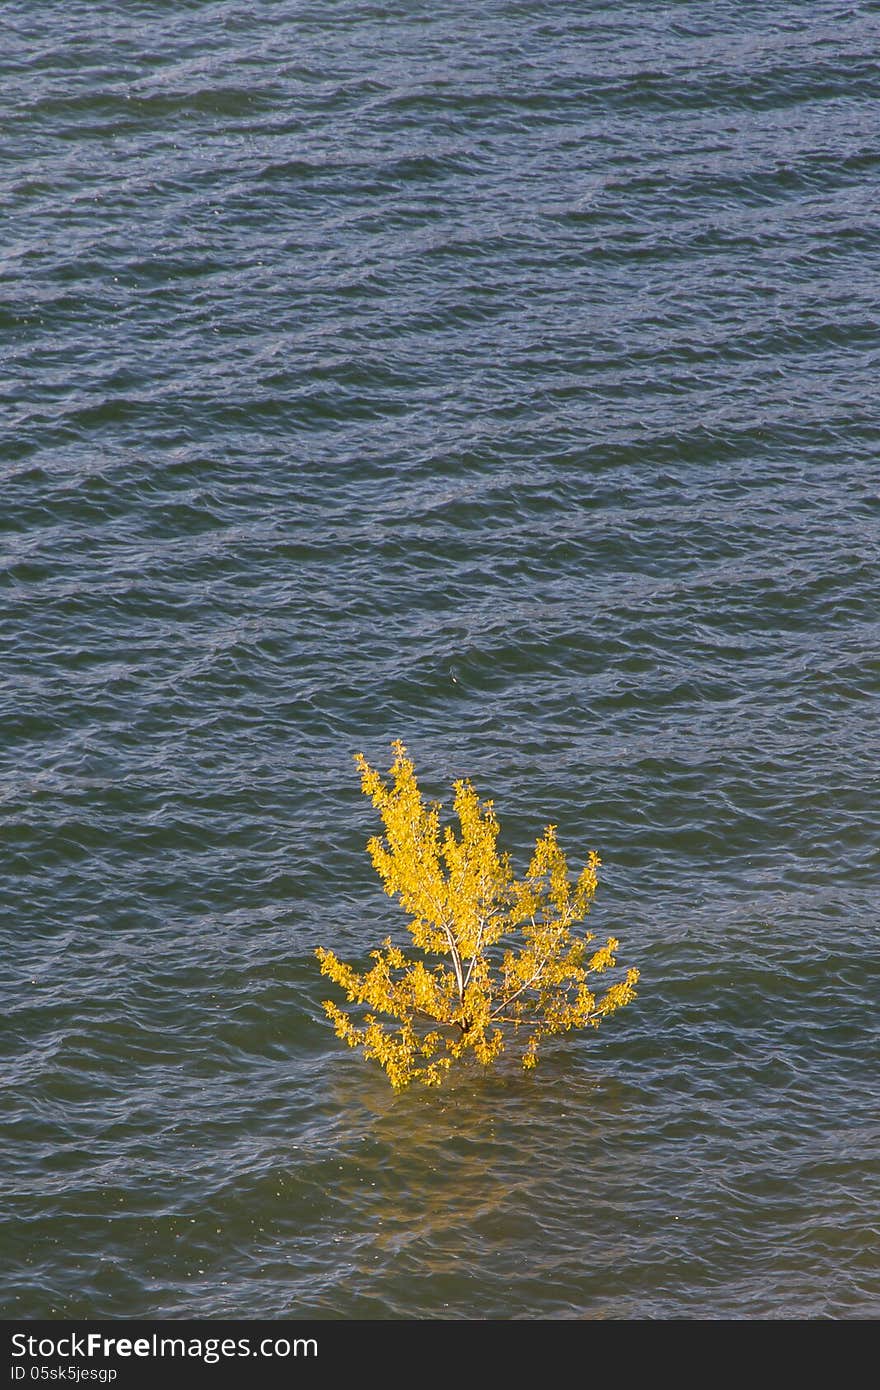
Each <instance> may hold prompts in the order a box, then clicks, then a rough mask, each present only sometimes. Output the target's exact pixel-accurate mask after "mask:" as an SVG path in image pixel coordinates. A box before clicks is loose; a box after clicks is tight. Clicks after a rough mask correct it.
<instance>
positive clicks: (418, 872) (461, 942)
mask: <svg viewBox="0 0 880 1390" xmlns="http://www.w3.org/2000/svg"><path fill="white" fill-rule="evenodd" d="M392 747H393V750H394V755H395V756H394V762H393V764H392V766H391V770H390V780H389V781H388V782H386V781H385V780H384V779H383V778H382V777H381V776H380V774H379V773H378V772H376V771H375V770H374V769H373V768H372V767H370V765H369V763H368V762H367V761H366V759H365V758H364V757H363V755H362V754H358V755H357V757H356V759H355V761H356V763H357V766H358V769H359V771H360V774H361V786H362V789H363V791H364V793H365V794H366V795H367V796H369V797H370V798H371V800H372V802H373V805H374V806H375V807H376V809H377V810H378V811H379V814H380V815H381V817H382V821H383V824H384V826H385V833H384V835H381V836H378V835H377V836H374V837H373V839H371V840H370V841H369V844H368V846H367V848H368V850H369V853H370V857H371V859H372V861H373V865H374V867H375V869H376V872H377V873H378V875H379V877H380V878H381V880H382V882H383V884H384V885H385V891H386V893H387V894H388V895H389V897H392V898H397V900H398V901H399V903H400V905H401V906H402V907H403V908H404V910H405V911H406V912H407V913H408V914H409V917H410V921H409V931H410V934H411V936H412V939H413V943H414V945H415V946H416V947H417V948H418V949H419V950H420V951H421V952H422V956H423V957H424V959H422V958H417V959H414V960H413V959H410V958H409V957H407V956H405V955H404V953H403V951H402V950H400V948H399V947H397V946H395V945H393V944H392V942H391V939H390V938H388V939H387V940H386V941H385V942H384V943H383V945H382V947H381V948H380V949H378V950H375V951H371V952H370V956H371V959H372V960H373V961H374V962H375V964H374V965H373V966H372V967H371V968H370V969H368V970H366V971H363V972H360V971H357V970H355V969H353V968H352V967H351V966H350V965H346V964H345V962H344V961H341V960H339V959H338V958H337V957H336V956H335V955H334V953H333V952H332V951H327V950H325V949H324V948H323V947H319V948H318V950H317V952H316V954H317V956H318V959H319V960H320V962H321V973H322V974H324V975H327V976H329V977H330V979H331V980H333V982H334V983H335V984H337V985H339V986H340V988H341V989H342V990H344V992H345V995H346V997H347V1000H348V1003H349V1005H353V1006H354V1010H351V1009H350V1010H345V1009H342V1008H339V1007H338V1006H337V1005H336V1004H334V1003H333V1002H332V1001H331V1000H326V1001H325V1002H324V1008H325V1010H326V1012H327V1014H328V1016H329V1017H330V1019H331V1020H332V1021H333V1023H334V1025H335V1028H336V1033H337V1035H338V1036H339V1037H340V1038H342V1039H343V1041H344V1042H346V1043H348V1044H349V1046H350V1047H361V1048H363V1050H364V1054H365V1056H367V1057H371V1058H374V1059H375V1060H376V1061H377V1062H379V1063H380V1064H381V1065H382V1066H383V1067H384V1068H385V1071H386V1072H387V1074H388V1077H389V1080H390V1081H391V1084H392V1086H393V1087H394V1088H395V1090H402V1089H403V1088H404V1087H405V1086H408V1085H409V1083H410V1082H411V1081H413V1080H414V1079H418V1080H419V1081H421V1082H423V1083H424V1084H425V1085H426V1086H437V1085H439V1084H440V1083H441V1081H442V1080H443V1077H444V1076H445V1074H446V1072H447V1071H448V1070H449V1067H450V1066H451V1065H452V1063H453V1062H454V1061H456V1060H457V1059H459V1058H462V1057H464V1056H465V1055H466V1054H467V1053H472V1054H473V1055H474V1057H476V1059H477V1061H479V1062H481V1063H482V1064H483V1065H489V1064H490V1063H492V1062H493V1061H494V1060H495V1058H496V1057H498V1056H499V1055H500V1053H501V1052H503V1051H504V1047H505V1044H506V1042H507V1041H509V1040H511V1039H516V1040H518V1041H519V1042H520V1043H521V1044H522V1047H523V1052H522V1065H523V1066H524V1067H525V1068H529V1067H533V1066H534V1065H535V1063H536V1061H537V1056H538V1049H539V1046H540V1044H541V1042H542V1040H543V1039H544V1038H546V1037H549V1036H552V1035H553V1034H557V1033H564V1032H567V1031H568V1030H569V1029H572V1028H585V1027H593V1028H597V1027H598V1026H599V1024H600V1022H601V1021H602V1019H603V1018H606V1017H607V1016H608V1015H609V1014H612V1013H614V1012H615V1011H616V1010H617V1009H619V1008H622V1006H623V1005H624V1004H628V1003H629V1002H630V1000H631V999H634V998H635V988H634V986H635V983H636V981H637V980H638V978H639V972H638V971H637V970H634V969H631V970H628V971H627V972H626V975H625V976H624V978H623V979H621V980H618V981H617V982H616V983H613V984H611V985H609V986H608V987H607V988H605V990H604V993H602V994H601V995H597V994H596V993H594V992H593V989H592V988H591V984H590V977H591V976H598V975H602V974H604V972H605V971H606V970H608V969H609V968H610V967H613V966H614V965H615V952H616V951H617V949H618V945H619V943H618V942H617V941H616V940H615V938H614V937H609V938H608V940H607V941H606V943H605V945H604V946H600V947H599V948H598V950H595V951H593V952H592V953H590V952H589V951H588V947H589V944H590V942H591V941H593V939H594V938H593V934H592V933H591V932H588V933H586V934H585V935H582V936H577V935H575V934H574V933H573V932H572V927H573V926H575V924H576V923H578V922H581V921H583V919H584V918H585V917H586V916H587V913H588V912H589V910H590V904H591V902H592V899H593V895H594V893H595V891H596V885H597V882H598V877H597V870H598V868H599V864H600V860H599V856H598V855H597V854H595V853H593V852H591V853H590V855H589V858H588V860H587V863H586V866H585V867H584V869H583V870H582V871H581V873H580V875H579V876H578V877H577V878H576V879H572V876H571V875H570V874H569V871H568V865H567V863H566V859H565V855H564V853H563V851H562V849H561V847H560V845H559V842H558V840H557V838H556V828H555V826H552V825H549V826H548V827H547V829H546V830H545V831H544V834H543V835H542V836H541V837H540V838H539V839H538V840H537V842H536V844H535V851H534V854H533V855H532V861H531V863H530V865H529V869H528V873H527V874H526V876H525V878H523V879H516V878H515V877H514V873H513V870H512V867H511V863H510V857H509V855H506V854H500V853H499V851H498V847H497V840H498V833H499V825H498V820H497V818H496V816H495V811H494V807H493V804H492V802H491V801H481V800H480V798H479V797H478V796H477V794H476V792H475V791H474V789H473V787H472V786H471V784H470V782H468V781H460V782H456V783H455V786H454V791H455V799H454V802H453V809H454V811H455V814H456V816H457V818H458V826H459V829H458V834H456V832H455V830H453V828H452V827H451V826H447V827H445V828H444V829H442V830H441V826H440V809H441V808H440V806H439V805H438V804H436V803H431V804H426V802H425V801H424V799H423V797H422V794H421V792H420V791H419V787H418V783H417V781H416V775H415V769H414V767H413V764H412V761H411V760H410V758H409V757H408V755H407V751H406V748H405V747H404V745H403V744H402V743H400V742H396V743H394V744H393V745H392Z"/></svg>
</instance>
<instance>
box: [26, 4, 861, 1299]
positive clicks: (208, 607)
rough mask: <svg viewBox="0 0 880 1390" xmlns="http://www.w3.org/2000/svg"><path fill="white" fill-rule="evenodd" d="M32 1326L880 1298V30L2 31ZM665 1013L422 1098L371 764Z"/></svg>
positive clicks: (587, 13) (388, 10)
mask: <svg viewBox="0 0 880 1390" xmlns="http://www.w3.org/2000/svg"><path fill="white" fill-rule="evenodd" d="M0 119H2V127H3V139H2V142H0V216H2V229H3V235H2V240H0V364H2V371H0V419H2V442H0V448H2V475H0V477H2V483H0V644H2V662H3V684H2V724H0V729H2V733H0V741H2V742H0V815H2V845H3V860H4V864H3V871H2V879H0V892H2V921H0V974H2V992H3V1007H2V1017H3V1025H2V1028H3V1032H2V1075H3V1082H4V1085H3V1101H2V1104H3V1113H4V1120H3V1127H4V1141H3V1153H2V1168H3V1175H2V1185H3V1191H4V1197H5V1200H4V1204H3V1205H4V1211H3V1216H2V1225H0V1306H2V1309H3V1311H4V1312H5V1315H6V1316H7V1317H10V1318H37V1317H55V1318H61V1317H66V1318H69V1317H95V1316H106V1317H151V1316H155V1317H187V1316H189V1317H212V1316H213V1317H219V1316H229V1317H240V1318H252V1317H253V1318H256V1317H260V1318H288V1317H318V1318H327V1319H333V1318H336V1319H338V1318H353V1317H359V1318H408V1319H413V1318H418V1319H427V1318H455V1317H457V1318H460V1317H468V1318H486V1317H489V1318H504V1319H521V1318H635V1317H639V1318H644V1317H651V1318H681V1317H687V1318H713V1317H762V1318H775V1317H853V1318H856V1317H858V1318H863V1317H875V1316H877V1315H878V1314H880V1157H878V1137H880V1134H878V1129H880V1125H878V1102H880V1082H878V1037H880V1034H878V1024H877V1002H878V979H880V947H878V932H877V880H878V868H880V825H878V790H880V788H878V771H877V769H878V763H880V734H878V707H880V702H878V697H880V656H878V649H880V622H878V607H880V563H878V530H880V461H878V445H880V408H878V404H877V402H878V390H877V382H878V370H880V311H878V291H880V275H878V269H880V212H878V208H880V143H878V130H880V7H878V5H877V4H874V3H855V4H849V5H844V4H839V3H835V4H831V3H824V0H817V3H813V4H810V5H801V4H796V3H793V2H792V3H786V2H785V0H769V3H764V4H761V5H752V4H741V3H737V4H733V3H718V0H714V2H713V3H711V4H710V3H707V0H682V2H681V3H666V4H663V3H660V4H657V3H655V4H651V5H647V4H644V3H637V2H634V3H629V4H611V3H590V4H574V3H568V2H566V0H563V3H554V4H549V3H543V4H539V3H515V2H514V0H496V2H495V3H492V2H491V0H490V3H486V4H483V5H480V6H478V7H470V8H469V7H466V6H461V5H458V4H454V5H453V4H440V5H438V4H436V3H431V4H427V3H421V0H413V2H412V3H407V4H405V5H401V6H397V7H385V6H380V5H376V4H358V3H335V4H334V3H323V4H321V5H308V4H299V3H293V0H278V3H273V4H269V3H245V2H244V0H215V3H190V4H187V5H180V4H171V3H160V2H159V0H156V2H155V3H149V2H148V0H144V3H138V4H128V5H125V6H118V5H115V4H110V3H90V4H88V5H70V4H67V3H60V0H47V2H46V3H43V4H40V5H32V4H29V3H25V0H8V3H6V4H5V5H4V6H3V9H2V15H0ZM394 738H402V739H403V740H404V741H405V742H406V744H407V746H408V748H409V750H410V752H411V754H412V756H413V758H414V759H415V761H416V765H417V768H418V770H419V773H420V776H421V780H422V784H423V786H424V788H425V790H426V791H427V792H428V793H429V794H430V795H432V796H437V797H440V798H443V797H444V796H447V795H448V791H449V787H450V784H451V782H452V781H453V779H454V778H456V777H460V776H463V775H467V776H470V777H471V778H472V779H473V780H474V782H475V784H476V786H477V788H478V790H479V791H480V792H481V793H482V794H483V795H484V796H492V797H494V798H495V801H496V807H497V810H498V813H499V816H500V819H501V823H502V829H503V839H504V844H505V847H506V848H507V849H509V850H510V851H511V852H512V854H513V856H514V859H515V861H516V864H517V867H518V868H519V870H520V871H522V870H523V869H524V868H525V864H526V862H527V855H528V851H529V847H530V845H531V844H532V842H533V841H534V838H535V835H536V834H538V833H539V832H540V831H541V830H542V829H543V827H544V826H545V825H546V824H547V823H548V822H549V821H552V822H554V823H556V824H558V826H559V833H560V839H561V840H562V843H563V845H564V847H565V848H566V850H567V851H568V852H569V854H570V857H571V858H572V860H573V861H575V862H577V863H580V862H582V861H583V859H584V858H585V856H586V852H587V850H588V849H590V848H595V849H597V850H598V851H599V852H600V854H601V855H602V858H603V863H604V867H603V871H602V881H601V885H600V890H599V893H598V896H597V899H596V904H595V908H594V914H593V918H592V922H591V925H592V926H593V928H594V930H595V931H596V932H597V933H598V934H599V935H600V937H603V938H604V936H606V935H608V934H611V933H613V934H615V935H617V936H619V937H620V939H621V959H622V960H623V961H625V963H626V964H635V965H637V966H638V967H639V968H640V970H641V972H642V978H641V982H640V989H639V998H638V1000H637V1001H636V1002H635V1003H634V1004H632V1005H631V1006H630V1007H629V1008H627V1009H626V1010H624V1011H623V1012H622V1013H620V1014H618V1015H617V1016H616V1017H615V1018H613V1019H611V1020H609V1021H608V1022H607V1023H606V1024H605V1025H604V1026H603V1028H602V1029H601V1030H600V1032H599V1033H597V1034H593V1033H592V1032H591V1033H590V1035H589V1036H586V1035H583V1036H580V1035H577V1036H569V1037H567V1038H566V1039H564V1040H561V1041H559V1042H558V1043H557V1044H556V1045H555V1046H554V1047H553V1048H551V1049H550V1051H549V1053H548V1054H547V1056H546V1057H545V1058H544V1060H543V1061H542V1063H541V1065H540V1066H539V1068H538V1069H537V1071H536V1072H535V1073H534V1074H533V1075H523V1074H522V1073H521V1072H520V1071H518V1070H517V1068H516V1067H515V1066H504V1065H502V1066H501V1067H500V1068H499V1069H498V1070H497V1071H496V1072H494V1073H488V1074H486V1073H482V1072H479V1073H474V1072H473V1071H471V1070H469V1069H467V1068H465V1069H463V1070H462V1071H461V1072H460V1074H458V1075H456V1076H454V1077H453V1078H451V1080H450V1082H449V1084H448V1085H447V1086H445V1087H444V1088H443V1089H442V1090H440V1091H437V1092H432V1091H424V1090H421V1089H419V1090H417V1089H413V1090H411V1091H407V1092H404V1093H402V1094H401V1095H395V1094H394V1093H393V1092H392V1091H391V1090H390V1088H389V1087H388V1085H387V1082H386V1080H385V1078H384V1075H383V1074H382V1073H381V1072H380V1071H378V1069H376V1068H375V1067H374V1066H370V1065H369V1064H367V1063H365V1062H364V1061H363V1060H362V1059H361V1058H360V1057H359V1056H357V1055H355V1054H354V1053H351V1052H349V1051H348V1050H347V1049H345V1048H343V1047H341V1046H340V1045H339V1044H338V1043H337V1041H336V1039H335V1038H334V1036H333V1034H332V1030H331V1029H330V1027H329V1025H328V1023H327V1021H326V1019H325V1018H324V1015H323V1011H322V1008H321V1000H322V999H323V998H324V997H326V995H327V991H328V986H327V982H326V981H324V980H322V979H321V978H320V976H319V974H318V969H317V963H316V961H315V959H314V955H313V952H314V948H315V947H316V946H317V945H324V946H328V947H331V948H332V949H334V950H336V951H337V952H339V954H340V955H342V956H344V957H345V958H347V959H351V960H353V961H355V962H361V963H363V962H364V961H365V959H366V953H367V952H368V950H369V949H370V948H371V947H373V946H374V945H375V944H376V943H377V942H378V941H379V940H381V939H382V937H384V936H386V935H387V934H388V933H389V932H392V933H394V934H395V936H396V939H398V940H400V941H401V942H405V940H406V932H405V919H404V918H403V916H402V914H398V911H397V909H396V908H395V907H394V905H393V904H392V903H391V902H390V901H389V900H388V899H387V898H385V897H384V895H383V893H382V890H381V886H380V884H379V882H378V880H377V879H376V878H375V876H374V874H373V871H372V869H371V866H370V864H369V861H368V859H367V856H366V854H365V853H364V844H365V841H366V839H367V837H368V836H369V835H371V834H373V833H374V832H375V830H376V829H377V825H376V823H375V821H374V819H373V812H372V811H371V808H370V806H369V804H368V803H367V802H366V801H365V800H364V799H363V797H362V796H361V794H360V791H359V787H358V781H357V775H356V771H355V768H354V764H353V762H352V754H353V753H354V752H355V751H357V750H363V751H364V752H365V753H366V755H367V756H368V757H369V758H370V760H371V761H372V762H374V763H377V764H379V765H381V766H383V767H385V766H387V763H388V754H389V743H390V741H391V740H392V739H394Z"/></svg>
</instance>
